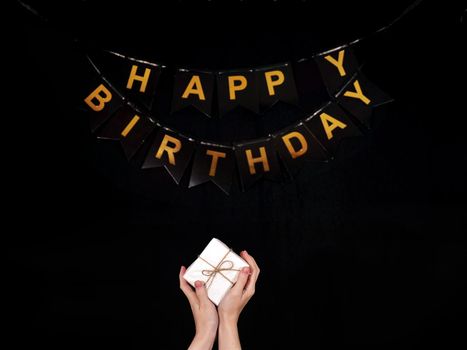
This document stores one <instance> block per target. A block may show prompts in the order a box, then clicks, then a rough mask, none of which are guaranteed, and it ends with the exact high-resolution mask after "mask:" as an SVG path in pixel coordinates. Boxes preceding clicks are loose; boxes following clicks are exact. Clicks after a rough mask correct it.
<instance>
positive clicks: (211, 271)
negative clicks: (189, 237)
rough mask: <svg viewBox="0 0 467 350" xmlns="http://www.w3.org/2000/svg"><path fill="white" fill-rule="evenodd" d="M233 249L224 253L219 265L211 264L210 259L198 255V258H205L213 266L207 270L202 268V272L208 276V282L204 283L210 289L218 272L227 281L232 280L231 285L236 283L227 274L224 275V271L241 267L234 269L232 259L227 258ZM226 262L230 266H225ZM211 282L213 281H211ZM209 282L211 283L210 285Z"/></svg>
mask: <svg viewBox="0 0 467 350" xmlns="http://www.w3.org/2000/svg"><path fill="white" fill-rule="evenodd" d="M231 251H232V249H229V250H228V251H227V253H226V254H225V255H224V257H223V258H222V259H221V261H220V262H219V264H217V266H214V265H213V264H211V263H210V262H209V261H207V260H206V259H204V258H203V257H202V256H201V255H198V258H200V259H201V260H203V261H204V262H205V263H206V264H208V265H209V266H211V267H212V269H205V270H202V271H201V273H202V274H203V276H207V277H208V279H207V280H206V282H205V283H204V284H205V285H206V289H209V287H210V286H211V284H212V282H213V281H214V277H216V275H217V274H220V275H222V276H223V277H224V278H225V279H226V280H227V281H229V282H230V284H231V285H234V282H233V281H231V280H230V279H229V278H228V277H227V276H226V275H224V274H223V273H222V271H240V270H239V269H234V268H233V267H234V263H233V261H231V260H225V258H226V257H227V255H229V254H230V252H231ZM225 264H227V265H228V266H224V265H225ZM209 282H211V283H209ZM208 283H209V285H208Z"/></svg>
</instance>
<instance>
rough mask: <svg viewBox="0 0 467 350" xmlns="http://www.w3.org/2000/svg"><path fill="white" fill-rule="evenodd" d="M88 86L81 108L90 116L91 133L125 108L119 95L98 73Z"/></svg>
mask: <svg viewBox="0 0 467 350" xmlns="http://www.w3.org/2000/svg"><path fill="white" fill-rule="evenodd" d="M87 86H88V87H86V88H85V90H86V91H85V92H83V96H82V103H81V106H80V107H81V108H82V109H83V110H85V111H86V113H87V114H88V116H89V125H90V128H91V131H92V132H94V131H96V130H97V129H98V128H99V127H100V126H101V125H102V124H103V123H105V122H106V121H107V120H108V119H109V118H110V117H111V116H112V114H113V113H115V112H116V111H117V110H118V109H119V108H120V107H121V106H123V104H124V101H123V98H122V97H121V96H120V95H119V93H118V92H117V91H116V90H115V89H113V88H112V86H111V85H110V84H109V83H108V82H107V81H105V80H104V79H103V78H102V77H100V76H98V75H97V73H96V76H95V77H94V79H91V81H89V83H87Z"/></svg>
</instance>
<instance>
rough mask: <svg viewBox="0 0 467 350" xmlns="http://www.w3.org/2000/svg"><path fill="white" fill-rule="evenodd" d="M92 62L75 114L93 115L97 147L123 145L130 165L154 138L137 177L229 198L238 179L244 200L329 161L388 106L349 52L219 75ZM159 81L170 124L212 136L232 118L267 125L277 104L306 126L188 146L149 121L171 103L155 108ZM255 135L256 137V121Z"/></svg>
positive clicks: (113, 60)
mask: <svg viewBox="0 0 467 350" xmlns="http://www.w3.org/2000/svg"><path fill="white" fill-rule="evenodd" d="M88 59H89V62H90V66H91V67H92V69H93V74H92V75H91V78H89V84H88V86H89V88H88V89H87V90H86V93H84V95H83V96H82V100H83V102H84V104H83V105H82V106H81V107H84V109H85V110H87V113H88V114H90V128H91V130H92V131H93V132H95V133H96V135H97V137H98V138H99V139H107V140H115V141H118V142H120V144H121V146H122V149H123V151H124V153H125V156H126V157H127V158H128V159H129V160H130V159H132V157H133V156H134V155H135V154H136V152H137V151H138V150H139V149H140V148H141V147H142V145H143V144H144V143H145V142H146V140H147V139H149V138H150V137H151V135H152V134H154V133H155V135H154V136H152V144H151V146H150V148H149V151H148V153H147V155H146V156H145V160H144V162H143V164H142V169H152V168H165V169H166V171H167V172H168V173H169V174H170V176H171V177H172V178H173V180H174V181H175V182H176V183H177V184H181V183H182V178H184V176H185V174H186V176H185V177H186V179H187V187H188V188H193V187H197V186H200V185H203V184H206V183H212V184H214V185H215V186H217V187H218V188H219V189H221V190H222V191H223V192H225V193H226V194H229V193H230V192H231V189H232V184H233V183H234V179H235V173H236V172H237V175H238V179H239V181H238V182H239V183H240V187H241V189H242V190H243V191H245V190H247V189H248V188H250V187H251V186H253V185H254V184H255V183H256V182H258V181H259V180H261V179H266V180H272V181H281V180H283V179H285V178H290V177H293V176H295V175H296V174H297V173H298V172H299V171H300V169H302V167H303V166H304V164H305V163H307V162H321V163H322V162H326V161H328V160H330V159H332V158H334V157H335V156H336V155H337V153H338V151H339V147H340V145H341V142H342V140H344V139H348V138H351V137H358V136H361V135H363V133H364V131H365V130H368V129H370V128H371V116H372V114H373V110H374V109H375V108H376V107H378V106H380V105H382V104H385V103H387V102H390V101H391V98H390V97H389V96H388V95H387V94H385V93H384V92H383V91H382V90H380V89H379V88H378V87H376V86H375V85H374V84H373V83H371V82H370V81H369V80H368V79H367V78H366V77H365V75H364V74H363V73H362V71H361V65H359V63H358V61H357V58H356V56H355V54H354V53H353V50H352V48H350V47H344V48H342V47H340V48H337V49H335V50H331V51H328V52H325V53H322V54H319V55H316V56H315V57H313V58H311V59H302V60H299V61H297V62H293V63H282V64H276V65H270V66H265V67H259V68H250V69H236V70H228V71H216V72H213V71H207V70H192V69H186V68H176V69H174V70H170V69H169V68H168V67H166V66H165V65H162V64H159V63H151V62H147V61H144V60H140V59H135V58H130V57H126V56H124V55H122V54H119V53H115V52H109V51H106V52H103V53H98V54H94V55H93V56H92V57H90V56H89V57H88ZM106 64H107V67H105V68H101V67H100V65H106ZM112 72H115V79H111V78H110V76H112V77H113V75H112V74H111V73H112ZM164 74H166V75H167V74H168V75H169V77H170V75H171V76H172V100H171V103H170V106H169V107H168V109H166V110H169V111H170V113H171V115H172V116H175V115H176V114H177V113H179V112H180V111H182V110H185V109H187V108H188V109H191V113H199V112H201V114H202V115H205V116H206V117H207V118H208V119H211V120H212V123H213V124H212V126H211V127H212V128H216V125H217V124H216V122H215V121H216V120H219V121H220V120H222V118H225V117H227V115H230V114H232V113H233V112H235V113H234V114H232V115H231V116H230V117H229V118H235V115H238V112H240V115H242V110H245V111H249V113H251V115H253V116H254V115H255V114H256V115H266V113H267V111H268V110H269V109H271V108H275V105H276V104H277V103H279V102H280V103H283V104H286V105H289V106H292V107H298V108H299V111H302V112H300V113H302V117H301V118H298V120H295V121H294V122H292V123H291V125H287V126H286V127H281V129H280V130H275V131H274V132H272V133H270V134H268V136H261V137H258V138H253V139H250V140H246V141H233V142H229V143H218V142H212V141H208V140H204V139H202V138H201V139H200V138H196V137H192V136H188V135H185V134H184V133H182V132H179V131H177V130H174V129H173V128H171V127H170V126H168V125H166V124H164V123H162V122H161V118H157V116H156V113H154V112H153V111H154V108H153V105H154V101H156V104H157V103H167V101H158V99H157V96H158V92H160V88H162V87H161V86H164V87H165V88H167V84H165V85H161V84H160V83H159V80H160V79H161V78H162V77H163V76H164ZM168 80H169V81H170V79H168ZM169 85H170V84H169ZM169 88H170V87H169ZM163 95H164V96H167V94H163ZM169 118H170V116H169ZM283 119H285V120H287V119H286V118H283ZM292 119H294V118H291V119H290V120H292ZM242 120H243V121H244V119H242ZM271 124H272V125H280V123H274V121H272V123H271ZM247 125H248V127H251V123H247V124H245V127H247ZM254 125H257V128H260V129H261V120H260V119H258V120H257V121H256V122H255V123H254ZM210 131H211V133H210V134H213V135H215V134H216V132H215V131H214V132H212V130H210Z"/></svg>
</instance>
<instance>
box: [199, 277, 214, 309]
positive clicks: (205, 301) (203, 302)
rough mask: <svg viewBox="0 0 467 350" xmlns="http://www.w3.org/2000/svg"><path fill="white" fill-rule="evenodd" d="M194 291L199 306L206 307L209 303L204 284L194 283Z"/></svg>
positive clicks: (200, 282)
mask: <svg viewBox="0 0 467 350" xmlns="http://www.w3.org/2000/svg"><path fill="white" fill-rule="evenodd" d="M195 290H196V296H197V297H198V300H199V303H200V305H207V304H208V303H210V302H211V301H210V300H209V298H208V292H207V290H206V286H205V285H204V282H202V281H196V282H195Z"/></svg>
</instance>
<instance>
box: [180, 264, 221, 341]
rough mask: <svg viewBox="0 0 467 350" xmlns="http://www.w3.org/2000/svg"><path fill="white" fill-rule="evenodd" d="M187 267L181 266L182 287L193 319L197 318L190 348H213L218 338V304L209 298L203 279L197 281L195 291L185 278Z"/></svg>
mask: <svg viewBox="0 0 467 350" xmlns="http://www.w3.org/2000/svg"><path fill="white" fill-rule="evenodd" d="M185 271H186V268H185V266H182V267H181V268H180V274H179V279H180V289H181V290H182V292H183V293H184V294H185V296H186V297H187V299H188V302H189V303H190V307H191V312H192V313H193V319H194V320H195V327H196V334H195V337H194V339H193V341H192V342H191V345H190V347H189V348H188V349H189V350H206V349H212V347H213V345H214V340H215V339H216V333H217V326H218V324H219V316H218V314H217V309H216V306H215V305H214V304H213V303H212V302H211V300H209V298H208V294H207V291H206V287H205V286H204V283H203V282H202V281H196V282H195V291H193V288H192V287H191V286H190V285H189V284H188V282H187V281H186V280H185V279H184V278H183V275H184V274H185Z"/></svg>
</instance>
